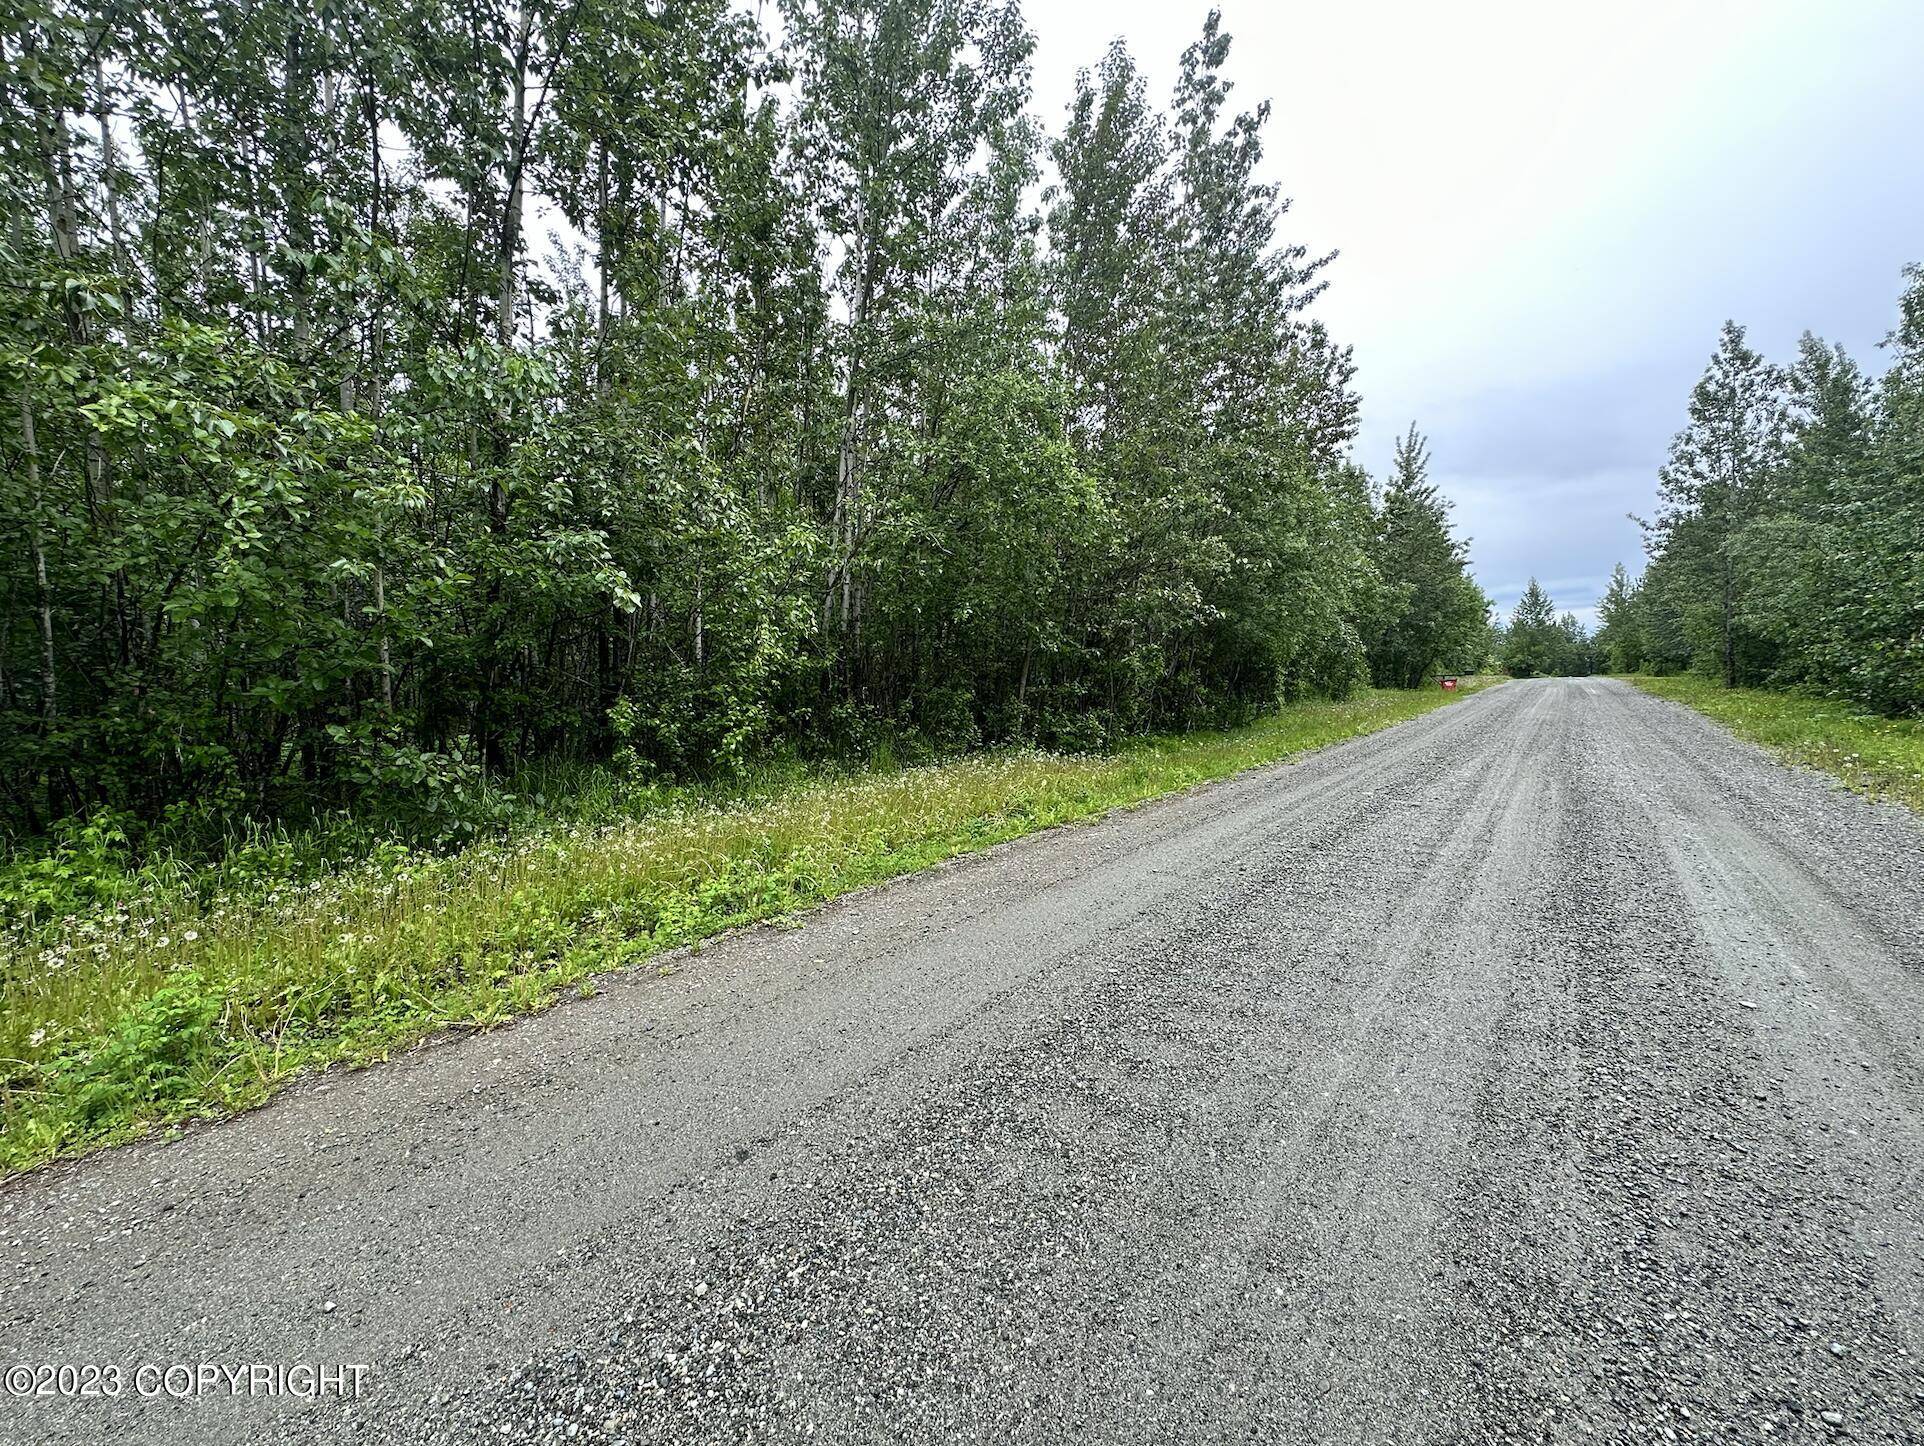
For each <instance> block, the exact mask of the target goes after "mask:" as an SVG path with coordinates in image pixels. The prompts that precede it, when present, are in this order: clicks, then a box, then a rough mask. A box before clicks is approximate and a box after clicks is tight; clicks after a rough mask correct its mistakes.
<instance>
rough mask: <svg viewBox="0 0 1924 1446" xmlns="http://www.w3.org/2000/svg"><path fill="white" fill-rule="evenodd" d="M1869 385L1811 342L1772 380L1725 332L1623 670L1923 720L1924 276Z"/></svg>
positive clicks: (1624, 624) (1916, 276)
mask: <svg viewBox="0 0 1924 1446" xmlns="http://www.w3.org/2000/svg"><path fill="white" fill-rule="evenodd" d="M1905 278H1906V282H1907V288H1906V291H1905V293H1904V296H1903V297H1902V299H1901V300H1900V303H1899V323H1898V326H1897V328H1896V329H1895V330H1894V331H1893V332H1892V334H1891V337H1890V340H1889V346H1890V349H1891V354H1892V360H1891V364H1890V367H1889V369H1888V370H1887V371H1886V372H1885V374H1884V376H1883V377H1882V378H1881V380H1878V381H1872V380H1871V379H1869V378H1867V377H1866V376H1865V375H1864V373H1863V372H1862V370H1861V369H1860V368H1859V367H1858V366H1857V364H1856V363H1855V362H1853V361H1852V360H1851V358H1850V357H1849V356H1847V355H1846V354H1845V353H1844V352H1843V350H1842V349H1841V348H1838V347H1832V346H1827V345H1825V344H1824V343H1823V342H1821V341H1819V340H1818V339H1817V338H1816V337H1814V336H1811V335H1808V334H1806V335H1805V336H1804V338H1803V340H1802V341H1801V343H1800V344H1799V348H1798V357H1797V361H1796V363H1795V364H1794V365H1793V366H1791V367H1789V368H1783V369H1780V368H1775V367H1771V366H1768V365H1767V364H1766V363H1764V361H1763V360H1762V359H1761V358H1760V357H1758V356H1757V355H1756V354H1755V353H1754V352H1752V351H1750V350H1749V348H1748V347H1746V346H1745V345H1744V344H1743V333H1742V330H1741V329H1740V328H1737V327H1735V326H1728V325H1727V326H1726V327H1725V330H1724V336H1723V340H1722V343H1721V344H1720V346H1719V349H1718V352H1717V355H1716V356H1715V357H1714V358H1713V359H1712V362H1711V365H1710V368H1709V370H1708V371H1707V372H1706V373H1705V376H1704V379H1703V381H1702V382H1700V383H1699V384H1698V386H1697V388H1696V390H1695V392H1694V393H1693V394H1692V399H1691V410H1690V426H1689V427H1688V428H1687V429H1686V430H1685V431H1684V432H1682V433H1680V434H1679V435H1678V438H1677V441H1676V443H1675V445H1674V446H1673V449H1672V459H1671V462H1670V465H1669V466H1668V467H1666V469H1665V471H1664V474H1663V497H1664V510H1663V512H1662V514H1661V515H1660V517H1659V518H1658V520H1657V522H1656V523H1654V524H1653V525H1652V526H1651V527H1650V547H1651V561H1650V566H1649V567H1648V569H1647V570H1646V572H1645V574H1644V577H1643V578H1642V580H1641V581H1640V583H1639V584H1638V585H1637V586H1636V587H1635V588H1627V587H1626V588H1622V589H1619V588H1616V587H1615V586H1614V585H1613V597H1614V598H1615V599H1616V603H1615V605H1614V606H1613V607H1610V608H1607V609H1606V626H1607V630H1608V631H1610V633H1611V637H1612V640H1613V646H1614V645H1615V644H1616V643H1624V644H1626V646H1625V647H1624V649H1623V650H1622V651H1621V653H1620V655H1619V656H1617V657H1616V661H1615V663H1614V664H1613V665H1614V666H1617V667H1620V668H1623V669H1631V668H1643V669H1645V670H1647V671H1650V672H1653V673H1658V674H1667V673H1674V672H1680V671H1683V670H1686V669H1690V670H1695V671H1697V672H1700V673H1704V674H1709V675H1715V676H1718V677H1720V678H1721V679H1722V680H1723V682H1724V683H1725V685H1726V686H1735V685H1737V684H1739V683H1760V684H1767V685H1771V686H1776V687H1791V688H1800V689H1806V690H1812V691H1816V692H1821V693H1826V694H1830V695H1833V696H1836V697H1838V698H1841V699H1845V700H1848V701H1849V702H1851V703H1853V704H1855V705H1858V706H1860V707H1863V708H1867V709H1870V710H1872V711H1875V712H1878V713H1884V714H1888V715H1894V716H1904V715H1912V714H1917V713H1919V712H1924V561H1920V559H1924V271H1920V270H1919V269H1918V268H1917V267H1911V268H1908V269H1907V270H1906V272H1905Z"/></svg>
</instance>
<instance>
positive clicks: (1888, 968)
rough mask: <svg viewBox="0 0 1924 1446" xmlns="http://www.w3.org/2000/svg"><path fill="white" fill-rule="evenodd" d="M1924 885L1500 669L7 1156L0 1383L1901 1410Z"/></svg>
mask: <svg viewBox="0 0 1924 1446" xmlns="http://www.w3.org/2000/svg"><path fill="white" fill-rule="evenodd" d="M1920 921H1924V826H1921V825H1920V823H1919V822H1918V821H1917V820H1916V819H1914V818H1913V817H1912V816H1910V815H1908V814H1904V813H1900V812H1899V811H1898V810H1896V809H1894V808H1890V807H1884V806H1878V805H1873V804H1869V803H1866V802H1864V801H1863V800H1861V799H1858V798H1856V797H1854V796H1851V795H1848V794H1845V793H1841V792H1839V791H1837V790H1836V789H1835V788H1834V787H1833V786H1832V785H1830V784H1829V783H1827V782H1826V781H1824V780H1821V779H1819V778H1817V777H1815V776H1813V775H1809V774H1805V773H1800V772H1796V771H1792V770H1789V769H1786V768H1784V767H1782V766H1780V765H1779V764H1777V763H1775V762H1773V761H1771V760H1770V759H1769V758H1767V757H1766V756H1765V755H1763V754H1761V753H1759V752H1757V751H1755V750H1753V749H1751V748H1749V747H1747V746H1744V745H1741V744H1738V743H1736V742H1735V741H1733V740H1731V739H1730V738H1728V737H1727V736H1726V735H1724V734H1722V733H1720V732H1719V731H1718V730H1717V729H1716V728H1715V727H1714V726H1713V725H1711V724H1710V723H1708V722H1707V721H1705V720H1704V719H1702V718H1700V717H1698V716H1697V715H1695V714H1692V713H1689V712H1687V711H1685V710H1683V709H1682V708H1680V707H1678V706H1676V705H1674V704H1671V703H1667V702H1664V701H1662V700H1659V699H1656V698H1651V697H1648V696H1645V695H1642V694H1639V693H1636V692H1634V691H1633V690H1631V689H1630V688H1627V687H1625V686H1623V685H1620V684H1617V683H1613V682H1607V681H1601V680H1572V681H1553V680H1545V681H1530V682H1517V683H1511V684H1508V685H1505V686H1503V687H1501V688H1497V689H1493V690H1490V691H1487V692H1484V693H1480V694H1477V695H1475V696H1472V697H1470V698H1468V699H1466V700H1464V701H1463V702H1460V703H1457V704H1454V705H1452V706H1450V707H1448V708H1445V709H1442V710H1440V711H1438V712H1435V713H1431V714H1429V715H1427V716H1425V717H1422V718H1420V719H1417V720H1416V721H1413V722H1410V723H1406V724H1403V725H1401V726H1398V727H1396V728H1393V729H1390V730H1388V731H1386V732H1383V733H1379V734H1376V735H1373V736H1371V737H1368V738H1363V739H1359V740H1356V741H1353V742H1350V743H1346V744H1343V745H1341V746H1338V747H1335V748H1331V749H1328V750H1326V751H1324V752H1322V753H1319V754H1316V755H1314V756H1312V757H1310V758H1308V759H1307V760H1305V761H1302V762H1299V763H1296V764H1293V765H1286V766H1282V767H1277V768H1271V769H1266V770H1261V771H1258V772H1255V773H1251V774H1246V775H1243V776H1241V777H1238V778H1235V779H1232V780H1230V781H1228V782H1225V783H1222V784H1217V785H1213V786H1210V787H1207V788H1204V789H1200V790H1197V791H1194V792H1191V793H1188V794H1185V795H1181V796H1178V797H1175V798H1173V799H1169V800H1166V801H1163V802H1161V803H1157V804H1152V805H1149V806H1145V807H1143V808H1140V809H1137V810H1134V811H1132V812H1128V813H1124V814H1119V815H1116V816H1112V817H1110V818H1109V819H1107V820H1105V821H1102V822H1099V823H1096V824H1093V825H1087V826H1081V827H1072V828H1066V829H1060V830H1057V831H1054V832H1051V833H1047V834H1043V835H1038V836H1035V837H1032V838H1029V839H1026V840H1022V841H1019V842H1017V843H1014V844H1011V845H1008V846H1005V847H1003V848H1000V849H997V850H994V851H991V852H988V853H985V854H980V855H976V856H974V857H971V858H969V859H966V860H963V861H961V862H958V863H956V864H953V865H951V866H948V867H945V868H942V869H939V870H936V871H934V872H931V873H927V874H923V875H920V876H917V877H914V878H910V879H907V880H905V881H902V882H899V883H896V884H893V885H890V886H887V887H883V888H879V889H876V890H872V891H870V892H867V893H864V894H860V895H856V896H852V897H850V898H847V899H845V900H843V901H842V902H840V903H838V904H834V905H831V906H829V907H826V908H823V909H821V910H819V911H817V912H815V913H813V914H810V915H808V916H807V917H806V918H804V919H803V920H802V921H801V927H798V928H787V929H757V930H752V931H747V932H744V933H741V934H738V935H734V936H731V937H729V938H727V939H724V940H722V941H720V942H718V943H715V944H711V945H710V946H709V947H707V948H705V949H703V950H702V951H700V952H699V953H697V954H694V955H690V956H686V957H684V958H682V959H680V960H679V961H677V967H676V969H675V971H674V972H673V973H672V974H667V975H665V976H664V975H661V974H659V973H657V972H656V970H655V969H653V968H649V969H646V970H643V971H640V972H638V973H637V974H636V975H635V976H633V977H616V978H612V979H609V980H607V981H605V982H604V985H603V987H602V989H601V991H600V992H599V993H598V994H597V995H596V996H595V997H593V998H591V999H587V1000H584V1001H581V1002H578V1003H572V1004H569V1005H567V1006H564V1007H562V1008H558V1009H555V1010H553V1011H551V1012H549V1013H547V1014H545V1015H541V1016H538V1017H536V1018H532V1019H529V1020H526V1021H524V1022H522V1023H519V1024H516V1025H514V1026H512V1027H509V1028H506V1029H502V1030H499V1031H496V1032H493V1033H490V1034H485V1035H474V1036H467V1037H461V1038H457V1039H452V1040H449V1041H447V1042H445V1043H442V1044H438V1045H435V1046H432V1047H428V1048H425V1049H421V1050H417V1051H414V1052H411V1053H409V1054H407V1055H405V1056H404V1057H402V1058H399V1059H397V1060H396V1061H394V1062H392V1063H390V1064H388V1065H386V1066H382V1067H377V1068H373V1069H369V1070H366V1071H363V1072H360V1073H355V1074H334V1075H330V1076H325V1077H323V1078H320V1079H318V1080H315V1081H313V1082H310V1083H308V1084H305V1085H303V1086H300V1087H297V1088H296V1089H294V1090H293V1091H291V1092H289V1093H288V1094H286V1095H284V1096H283V1097H282V1098H281V1099H279V1100H278V1101H277V1102H275V1103H273V1104H271V1105H270V1106H268V1107H266V1108H264V1109H261V1110H258V1111H255V1112H253V1113H251V1114H248V1115H245V1116H243V1117H240V1118H238V1119H235V1120H233V1121H230V1122H228V1123H225V1124H222V1125H218V1126H213V1127H206V1128H197V1129H194V1130H191V1131H189V1132H188V1133H187V1134H186V1135H185V1136H184V1137H182V1138H180V1139H178V1140H177V1141H174V1142H172V1143H163V1142H160V1141H154V1142H149V1143H145V1144H138V1145H134V1146H132V1147H128V1148H124V1149H120V1150H116V1151H110V1152H108V1153H105V1154H102V1155H98V1156H95V1157H93V1158H90V1159H85V1160H82V1161H79V1162H77V1163H71V1164H65V1165H60V1166H57V1167H55V1168H51V1169H48V1170H45V1171H42V1172H40V1173H38V1174H36V1175H33V1176H29V1177H26V1178H24V1179H21V1180H17V1181H15V1182H13V1183H12V1184H11V1185H8V1186H6V1187H5V1188H4V1189H0V1226H3V1227H4V1237H5V1243H6V1253H7V1269H6V1275H5V1280H4V1289H5V1294H4V1299H0V1320H3V1321H4V1331H3V1332H0V1340H3V1342H4V1344H3V1346H0V1349H3V1350H4V1365H5V1367H7V1368H8V1370H9V1372H10V1374H9V1375H8V1377H7V1379H8V1380H9V1381H10V1382H11V1381H14V1380H16V1379H17V1378H18V1375H19V1373H18V1369H17V1368H18V1367H20V1366H22V1365H32V1364H34V1363H42V1362H52V1363H67V1364H70V1365H76V1366H81V1365H86V1364H88V1363H92V1364H94V1365H95V1366H97V1367H100V1368H103V1370H105V1369H106V1368H111V1371H108V1372H107V1374H110V1375H111V1374H112V1373H114V1372H117V1373H118V1382H119V1389H118V1391H117V1393H114V1394H109V1393H108V1392H106V1391H105V1390H104V1389H103V1391H102V1394H101V1395H100V1396H96V1397H94V1398H91V1399H79V1398H74V1397H73V1396H71V1395H67V1396H61V1395H56V1396H54V1397H51V1398H47V1399H20V1398H18V1397H17V1396H15V1395H13V1394H12V1393H11V1392H10V1394H9V1395H8V1396H7V1397H6V1398H5V1399H0V1437H3V1438H4V1439H5V1440H8V1441H19V1442H29V1441H32V1442H43V1441H68V1440H76V1441H99V1442H104V1441H110V1440H111V1441H114V1442H136V1441H166V1442H173V1441H179V1442H207V1441H234V1442H243V1441H245V1442H264V1441H294V1442H304V1441H333V1440H372V1441H408V1442H436V1441H489V1442H499V1441H503V1440H509V1441H521V1440H540V1441H564V1440H568V1441H585V1442H613V1441H626V1442H633V1443H641V1442H654V1441H688V1442H727V1441H747V1440H755V1441H799V1440H813V1441H827V1442H840V1441H850V1442H853V1441H913V1442H953V1441H983V1442H1020V1441H1035V1442H1057V1441H1066V1440H1072V1439H1073V1440H1084V1441H1117V1442H1143V1443H1163V1442H1171V1441H1205V1440H1207V1441H1227V1440H1235V1441H1255V1442H1278V1443H1298V1442H1304V1443H1307V1442H1319V1443H1321V1442H1355V1443H1366V1442H1367V1443H1384V1442H1426V1441H1436V1442H1526V1441H1527V1442H1537V1441H1618V1442H1650V1441H1661V1440H1679V1441H1744V1442H1759V1441H1826V1440H1851V1441H1887V1442H1898V1441H1909V1442H1916V1441H1920V1440H1924V1355H1921V1354H1920V1353H1924V1241H1921V1240H1920V1212H1921V1211H1924V922H1920ZM203 1367H208V1368H211V1369H212V1371H213V1375H211V1376H210V1374H209V1370H206V1369H203ZM296 1367H302V1368H305V1373H304V1374H303V1373H302V1372H301V1371H297V1370H296V1369H295V1368H296ZM347 1368H356V1374H355V1380H354V1382H353V1383H352V1384H348V1383H347V1382H346V1381H345V1380H344V1377H343V1374H342V1372H343V1371H344V1370H345V1369H347ZM328 1370H332V1371H333V1372H334V1374H332V1375H327V1374H325V1372H326V1371H328ZM249 1371H253V1372H254V1374H253V1375H251V1376H250V1375H248V1374H247V1372H249ZM263 1371H264V1372H265V1373H264V1374H263ZM276 1371H278V1372H279V1373H280V1374H279V1375H278V1376H276V1375H275V1374H274V1372H276ZM143 1372H144V1374H142V1373H143ZM221 1372H226V1373H228V1374H224V1375H223V1374H220V1373H221ZM68 1384H73V1382H71V1381H70V1382H69V1383H68Z"/></svg>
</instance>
